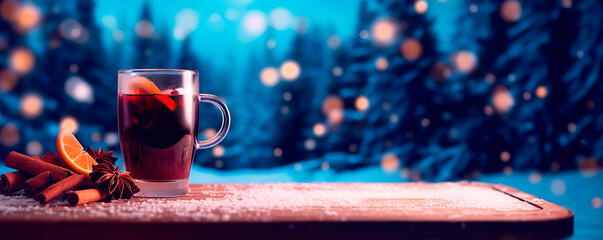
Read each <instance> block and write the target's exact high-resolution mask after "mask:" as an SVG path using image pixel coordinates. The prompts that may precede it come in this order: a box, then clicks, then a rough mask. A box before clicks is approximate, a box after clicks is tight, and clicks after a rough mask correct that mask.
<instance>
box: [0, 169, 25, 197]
mask: <svg viewBox="0 0 603 240" xmlns="http://www.w3.org/2000/svg"><path fill="white" fill-rule="evenodd" d="M30 177H31V176H30V175H29V174H26V173H24V172H21V171H16V172H9V173H5V174H2V176H0V179H2V182H0V193H2V194H4V195H8V194H11V193H14V192H16V191H19V190H21V189H23V185H24V184H25V180H27V179H28V178H30Z"/></svg>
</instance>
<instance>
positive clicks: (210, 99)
mask: <svg viewBox="0 0 603 240" xmlns="http://www.w3.org/2000/svg"><path fill="white" fill-rule="evenodd" d="M199 102H205V103H211V104H213V105H214V106H216V107H218V108H219V109H220V112H222V126H221V127H220V131H218V133H216V135H214V136H213V137H211V138H210V139H207V140H203V141H197V149H204V148H210V147H213V146H216V145H218V144H219V143H220V142H222V140H224V138H225V137H226V134H227V133H228V129H230V111H228V107H227V106H226V103H224V101H222V99H220V98H219V97H216V96H214V95H211V94H199Z"/></svg>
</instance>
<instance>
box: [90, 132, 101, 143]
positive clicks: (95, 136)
mask: <svg viewBox="0 0 603 240" xmlns="http://www.w3.org/2000/svg"><path fill="white" fill-rule="evenodd" d="M90 139H92V141H93V142H100V141H101V140H102V135H101V134H100V133H99V132H94V133H92V135H90Z"/></svg>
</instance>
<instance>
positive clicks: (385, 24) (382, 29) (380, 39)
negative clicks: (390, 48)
mask: <svg viewBox="0 0 603 240" xmlns="http://www.w3.org/2000/svg"><path fill="white" fill-rule="evenodd" d="M371 35H372V38H373V41H375V42H376V43H377V44H380V45H385V44H388V43H391V42H392V41H393V40H394V38H395V37H396V24H395V23H394V21H393V20H392V19H389V18H384V19H379V20H377V21H375V23H374V24H373V27H372V28H371ZM361 37H362V36H361Z"/></svg>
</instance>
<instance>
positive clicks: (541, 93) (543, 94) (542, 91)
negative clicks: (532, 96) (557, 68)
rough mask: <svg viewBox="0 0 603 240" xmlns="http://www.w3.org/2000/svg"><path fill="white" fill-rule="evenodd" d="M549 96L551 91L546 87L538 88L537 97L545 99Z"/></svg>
mask: <svg viewBox="0 0 603 240" xmlns="http://www.w3.org/2000/svg"><path fill="white" fill-rule="evenodd" d="M547 95H549V89H548V88H546V87H545V86H539V87H538V88H536V97H538V98H545V97H546V96H547Z"/></svg>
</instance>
